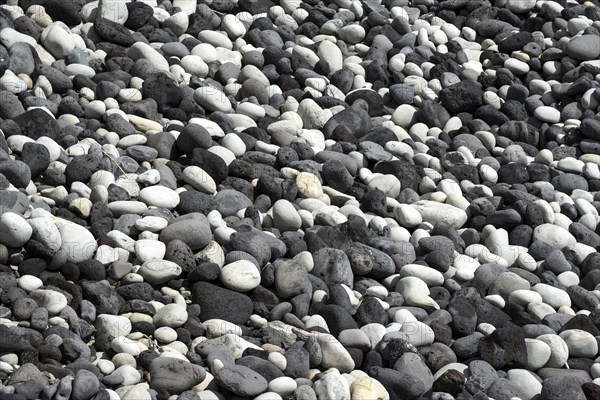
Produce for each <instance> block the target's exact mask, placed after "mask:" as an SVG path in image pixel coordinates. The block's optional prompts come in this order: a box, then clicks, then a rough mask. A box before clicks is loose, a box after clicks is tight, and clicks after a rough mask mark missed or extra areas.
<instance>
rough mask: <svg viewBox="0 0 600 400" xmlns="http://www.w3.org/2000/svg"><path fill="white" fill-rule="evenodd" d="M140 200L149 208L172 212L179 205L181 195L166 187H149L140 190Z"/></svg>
mask: <svg viewBox="0 0 600 400" xmlns="http://www.w3.org/2000/svg"><path fill="white" fill-rule="evenodd" d="M139 199H140V200H141V201H143V202H144V203H146V204H147V205H148V206H153V207H160V208H166V209H167V210H172V209H174V208H175V207H177V205H178V204H179V194H177V192H175V191H174V190H172V189H169V188H167V187H165V186H149V187H146V188H144V189H142V190H140V195H139Z"/></svg>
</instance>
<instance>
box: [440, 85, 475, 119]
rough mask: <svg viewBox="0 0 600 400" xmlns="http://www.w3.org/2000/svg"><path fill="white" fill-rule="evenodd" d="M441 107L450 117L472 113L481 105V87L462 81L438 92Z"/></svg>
mask: <svg viewBox="0 0 600 400" xmlns="http://www.w3.org/2000/svg"><path fill="white" fill-rule="evenodd" d="M439 96H440V100H441V102H442V105H443V106H444V108H446V110H448V112H449V113H450V114H452V115H455V114H458V113H461V112H468V113H474V112H475V111H476V110H477V108H479V107H480V106H482V105H483V99H482V98H483V91H482V90H481V85H480V84H479V83H477V82H473V81H462V82H460V83H456V84H454V85H452V86H449V87H446V88H444V89H442V90H441V91H440V94H439Z"/></svg>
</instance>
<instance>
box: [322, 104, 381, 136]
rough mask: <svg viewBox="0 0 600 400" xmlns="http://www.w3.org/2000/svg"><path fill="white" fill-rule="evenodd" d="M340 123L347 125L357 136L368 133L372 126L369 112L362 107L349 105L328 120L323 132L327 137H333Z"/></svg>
mask: <svg viewBox="0 0 600 400" xmlns="http://www.w3.org/2000/svg"><path fill="white" fill-rule="evenodd" d="M338 125H343V126H345V127H346V128H347V129H348V130H349V131H350V133H351V134H352V135H353V136H354V137H356V138H360V137H362V136H364V135H366V134H367V132H368V131H370V130H371V128H372V123H371V118H370V117H369V114H368V113H367V112H366V111H365V110H363V109H362V108H355V107H348V108H346V109H345V110H343V111H341V112H339V113H337V114H335V115H334V116H333V117H331V118H330V119H329V120H328V121H327V123H326V124H325V126H324V127H323V134H324V135H325V138H326V139H329V138H331V136H332V134H333V131H334V129H335V128H336V127H337V126H338Z"/></svg>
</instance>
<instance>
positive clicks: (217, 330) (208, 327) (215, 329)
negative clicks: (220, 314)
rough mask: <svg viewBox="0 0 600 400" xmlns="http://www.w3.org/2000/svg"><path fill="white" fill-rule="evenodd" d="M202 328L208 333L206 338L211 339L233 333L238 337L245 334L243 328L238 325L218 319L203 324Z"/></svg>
mask: <svg viewBox="0 0 600 400" xmlns="http://www.w3.org/2000/svg"><path fill="white" fill-rule="evenodd" d="M202 326H203V328H204V330H205V331H206V332H205V335H206V337H207V338H209V339H212V338H216V337H221V336H223V335H226V334H229V333H233V334H235V335H237V336H242V334H243V332H242V328H240V327H239V326H237V325H236V324H234V323H232V322H229V321H225V320H223V319H218V318H213V319H209V320H206V321H204V322H203V323H202Z"/></svg>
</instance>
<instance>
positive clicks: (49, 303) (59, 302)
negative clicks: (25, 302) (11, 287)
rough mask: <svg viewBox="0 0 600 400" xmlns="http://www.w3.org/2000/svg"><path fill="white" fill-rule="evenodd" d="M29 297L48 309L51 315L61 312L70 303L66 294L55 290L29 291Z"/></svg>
mask: <svg viewBox="0 0 600 400" xmlns="http://www.w3.org/2000/svg"><path fill="white" fill-rule="evenodd" d="M29 297H31V298H32V299H33V300H35V302H36V303H38V305H39V306H40V307H43V308H45V309H46V310H48V314H50V315H57V314H59V313H60V312H61V311H62V310H64V309H65V307H66V306H67V304H68V303H67V298H66V297H65V295H64V294H62V293H60V292H57V291H54V290H45V289H36V290H34V291H32V292H31V293H29Z"/></svg>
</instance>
